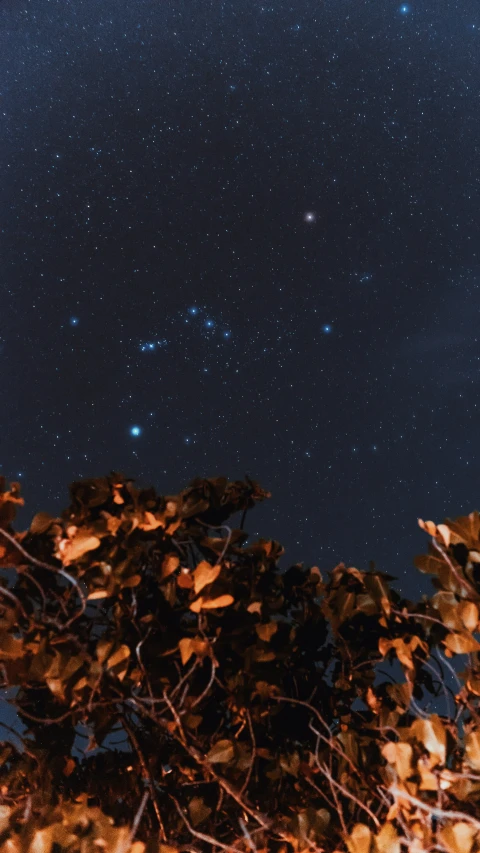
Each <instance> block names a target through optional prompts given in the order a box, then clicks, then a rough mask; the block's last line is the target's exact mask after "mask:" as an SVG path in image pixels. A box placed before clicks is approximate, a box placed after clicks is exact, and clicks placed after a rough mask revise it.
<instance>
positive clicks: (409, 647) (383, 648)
mask: <svg viewBox="0 0 480 853" xmlns="http://www.w3.org/2000/svg"><path fill="white" fill-rule="evenodd" d="M416 649H422V650H423V651H424V652H428V646H427V644H426V643H425V642H424V641H423V640H421V639H420V637H417V636H416V635H414V636H413V637H410V639H404V638H403V637H397V638H395V639H394V640H389V639H387V638H386V637H381V638H380V639H379V641H378V650H379V652H380V654H381V655H383V656H384V657H385V656H386V655H387V654H388V652H389V651H390V650H394V651H395V653H396V656H397V657H398V659H399V661H400V663H402V664H403V665H404V666H406V667H407V668H408V669H413V668H414V663H413V658H412V655H413V653H414V652H415V651H416Z"/></svg>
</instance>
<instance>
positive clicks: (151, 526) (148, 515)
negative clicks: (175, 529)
mask: <svg viewBox="0 0 480 853" xmlns="http://www.w3.org/2000/svg"><path fill="white" fill-rule="evenodd" d="M143 517H144V521H142V522H141V524H139V525H138V526H139V528H140V530H156V529H157V527H165V525H164V523H163V519H158V518H155V516H154V514H153V512H148V511H145V512H144V516H143Z"/></svg>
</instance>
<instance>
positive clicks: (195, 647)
mask: <svg viewBox="0 0 480 853" xmlns="http://www.w3.org/2000/svg"><path fill="white" fill-rule="evenodd" d="M178 647H179V649H180V657H181V659H182V664H183V665H184V666H185V664H186V663H188V661H189V660H190V658H191V657H192V655H194V654H196V655H199V656H202V655H204V654H205V653H206V652H207V651H208V643H207V642H206V640H202V639H201V638H200V637H183V639H182V640H180V642H179V644H178Z"/></svg>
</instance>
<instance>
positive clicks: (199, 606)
mask: <svg viewBox="0 0 480 853" xmlns="http://www.w3.org/2000/svg"><path fill="white" fill-rule="evenodd" d="M234 601H235V599H234V597H233V595H220V596H219V597H218V598H202V597H201V596H200V598H197V599H195V601H193V602H192V603H191V605H190V610H191V611H192V612H193V613H200V611H201V610H216V609H217V608H219V607H229V605H230V604H233V602H234Z"/></svg>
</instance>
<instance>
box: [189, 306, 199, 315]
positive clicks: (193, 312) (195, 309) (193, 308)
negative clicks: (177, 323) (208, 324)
mask: <svg viewBox="0 0 480 853" xmlns="http://www.w3.org/2000/svg"><path fill="white" fill-rule="evenodd" d="M188 313H189V314H191V315H192V317H193V316H194V315H195V314H198V308H195V306H192V308H189V309H188Z"/></svg>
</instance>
